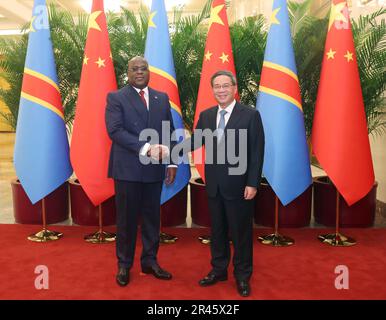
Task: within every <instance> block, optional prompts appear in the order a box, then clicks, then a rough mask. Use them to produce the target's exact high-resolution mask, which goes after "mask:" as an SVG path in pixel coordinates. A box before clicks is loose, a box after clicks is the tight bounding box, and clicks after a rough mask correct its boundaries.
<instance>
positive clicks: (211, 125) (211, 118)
mask: <svg viewBox="0 0 386 320" xmlns="http://www.w3.org/2000/svg"><path fill="white" fill-rule="evenodd" d="M217 111H218V106H216V107H215V108H212V110H211V113H210V115H209V129H210V130H212V131H215V130H216V129H217V123H216V120H217Z"/></svg>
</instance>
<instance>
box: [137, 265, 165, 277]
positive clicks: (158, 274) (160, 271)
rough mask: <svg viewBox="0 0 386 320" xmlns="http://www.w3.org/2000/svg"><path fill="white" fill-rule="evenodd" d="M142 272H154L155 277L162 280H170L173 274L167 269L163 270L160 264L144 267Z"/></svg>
mask: <svg viewBox="0 0 386 320" xmlns="http://www.w3.org/2000/svg"><path fill="white" fill-rule="evenodd" d="M142 272H143V273H146V274H152V275H153V276H154V277H156V278H158V279H161V280H170V279H171V278H172V275H171V274H170V273H169V272H167V271H166V270H163V269H162V268H161V267H160V266H159V265H154V266H152V267H143V268H142Z"/></svg>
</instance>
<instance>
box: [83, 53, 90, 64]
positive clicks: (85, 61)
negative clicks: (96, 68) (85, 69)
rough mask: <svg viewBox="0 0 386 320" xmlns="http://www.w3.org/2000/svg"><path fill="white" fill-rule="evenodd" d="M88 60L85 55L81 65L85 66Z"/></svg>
mask: <svg viewBox="0 0 386 320" xmlns="http://www.w3.org/2000/svg"><path fill="white" fill-rule="evenodd" d="M89 59H90V58H88V57H87V56H86V55H85V56H84V58H83V64H87V63H88V60H89Z"/></svg>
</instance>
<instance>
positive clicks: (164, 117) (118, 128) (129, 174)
mask: <svg viewBox="0 0 386 320" xmlns="http://www.w3.org/2000/svg"><path fill="white" fill-rule="evenodd" d="M105 120H106V127H107V132H108V134H109V136H110V138H111V140H112V142H113V143H112V146H111V151H110V160H109V168H108V176H109V177H111V178H113V179H117V180H125V181H133V182H160V181H163V180H164V179H165V170H166V168H165V165H164V164H146V165H144V164H142V163H141V161H140V158H141V157H142V156H141V155H140V154H139V152H140V150H141V148H142V147H143V146H144V145H145V143H146V142H147V141H140V140H139V136H140V133H141V131H142V130H144V129H148V128H151V129H154V130H156V132H157V133H158V136H159V138H160V141H159V142H157V143H162V141H163V140H162V121H168V122H169V123H170V134H171V132H173V131H174V127H173V120H172V115H171V111H170V103H169V97H168V96H167V94H166V93H163V92H159V91H156V90H154V89H151V88H150V87H149V111H147V110H146V107H145V106H144V105H143V102H142V100H141V98H140V96H139V94H138V92H137V91H136V90H135V89H134V88H133V87H132V86H130V85H128V86H126V87H123V88H122V89H120V90H117V91H114V92H111V93H109V94H108V95H107V107H106V114H105ZM148 140H149V139H148ZM168 142H170V139H169V141H168ZM169 147H170V148H171V146H169Z"/></svg>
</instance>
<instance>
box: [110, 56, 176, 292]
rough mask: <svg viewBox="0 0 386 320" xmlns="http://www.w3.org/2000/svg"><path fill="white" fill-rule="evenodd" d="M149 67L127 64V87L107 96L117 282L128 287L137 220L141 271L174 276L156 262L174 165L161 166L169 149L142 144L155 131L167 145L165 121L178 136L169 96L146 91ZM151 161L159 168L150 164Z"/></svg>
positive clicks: (138, 62)
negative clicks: (165, 188)
mask: <svg viewBox="0 0 386 320" xmlns="http://www.w3.org/2000/svg"><path fill="white" fill-rule="evenodd" d="M149 78H150V73H149V65H148V63H147V61H146V60H145V59H144V58H143V57H134V58H132V59H131V60H130V61H129V68H128V85H127V86H125V87H123V88H122V89H120V90H117V91H115V92H111V93H109V94H108V96H107V107H106V127H107V131H108V134H109V136H110V138H111V140H112V142H113V143H112V147H111V152H110V161H109V171H108V176H109V177H111V178H113V179H114V186H115V203H116V210H117V242H116V254H117V258H118V273H117V275H116V281H117V283H118V285H120V286H126V285H127V284H128V283H129V281H130V274H129V271H130V269H131V267H132V265H133V260H134V253H135V246H136V238H137V225H138V223H137V221H138V215H139V214H140V216H141V217H140V218H141V222H142V223H141V234H142V246H143V249H142V255H141V268H142V272H143V273H146V274H152V275H154V276H155V277H156V278H158V279H162V280H170V279H171V278H172V275H171V274H170V273H169V272H167V271H165V270H163V269H162V268H161V267H160V266H159V264H158V261H157V252H158V248H159V234H160V198H161V189H162V183H163V181H164V179H165V172H166V180H165V182H166V183H167V184H171V183H173V182H174V179H175V176H176V170H177V169H176V167H177V166H175V165H170V166H168V167H167V168H165V165H164V164H162V163H161V162H160V160H162V159H164V158H165V157H167V156H168V154H169V148H168V147H167V146H164V145H160V144H150V143H149V141H148V142H146V141H141V139H140V135H141V132H143V131H144V130H146V129H153V131H154V132H156V133H157V134H158V137H159V138H160V139H161V141H163V133H162V122H165V121H166V122H168V123H169V124H170V133H168V134H171V133H172V132H173V131H174V128H173V120H172V115H171V111H170V103H169V98H168V96H167V94H165V93H163V92H159V91H156V90H154V89H152V88H149V87H148V83H149ZM150 158H152V159H153V160H157V163H154V161H153V162H152V163H149V161H146V160H149V159H150Z"/></svg>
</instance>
